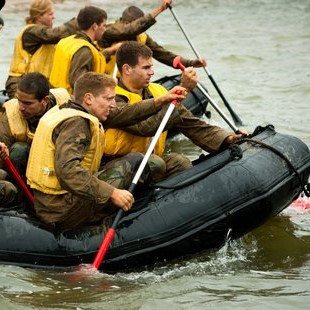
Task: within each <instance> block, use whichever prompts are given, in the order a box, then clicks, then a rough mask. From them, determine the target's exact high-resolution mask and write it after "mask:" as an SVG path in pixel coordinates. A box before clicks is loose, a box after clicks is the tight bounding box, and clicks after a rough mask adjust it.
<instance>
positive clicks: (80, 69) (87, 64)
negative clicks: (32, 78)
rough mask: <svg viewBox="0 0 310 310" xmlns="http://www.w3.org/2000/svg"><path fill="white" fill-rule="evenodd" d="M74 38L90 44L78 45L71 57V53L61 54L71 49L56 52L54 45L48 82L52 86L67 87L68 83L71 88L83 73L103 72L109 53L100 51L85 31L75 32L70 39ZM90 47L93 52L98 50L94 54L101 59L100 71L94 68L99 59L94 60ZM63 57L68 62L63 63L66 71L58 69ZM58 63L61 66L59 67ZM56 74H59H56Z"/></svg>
mask: <svg viewBox="0 0 310 310" xmlns="http://www.w3.org/2000/svg"><path fill="white" fill-rule="evenodd" d="M69 38H70V37H68V38H67V39H66V40H68V39H69ZM75 39H82V40H83V41H84V42H86V43H87V44H89V45H90V46H87V44H85V45H84V46H82V47H80V48H79V49H78V50H77V51H75V52H74V55H73V56H72V58H71V55H63V53H64V52H65V53H71V51H69V50H66V51H64V50H59V52H58V49H59V48H57V46H56V52H55V57H54V64H53V68H52V72H51V78H50V83H51V84H52V86H53V87H64V88H66V89H68V85H65V84H67V83H68V84H69V85H70V89H71V90H73V85H74V83H75V81H76V80H77V79H78V78H79V77H80V76H81V75H82V74H83V73H85V72H90V71H95V72H97V73H104V70H105V63H106V62H108V61H109V60H110V54H109V53H108V52H105V51H103V52H100V51H99V49H98V47H97V46H96V44H95V43H94V42H93V41H92V40H91V38H90V37H89V36H88V35H87V34H86V33H84V32H77V34H76V35H75V36H73V39H72V40H75ZM72 40H71V41H72ZM62 41H64V40H62ZM62 41H61V42H62ZM72 43H74V42H72ZM59 45H60V43H59ZM90 47H92V48H93V49H94V53H96V51H98V55H97V54H96V56H97V58H98V59H99V58H100V57H101V58H102V59H103V60H102V61H101V62H104V65H100V67H102V68H101V70H100V71H102V72H98V71H99V70H96V69H95V68H96V63H97V62H98V61H100V60H98V61H97V62H96V61H95V60H96V59H95V58H94V55H95V54H93V51H92V50H91V49H90ZM63 59H65V61H66V62H69V63H65V64H64V66H65V67H66V68H68V72H67V71H65V72H64V73H62V72H61V71H60V69H61V68H62V66H61V65H60V64H61V62H62V60H63ZM59 65H60V66H61V67H59ZM97 66H98V65H97ZM58 74H60V76H58ZM59 80H60V81H59ZM57 83H58V84H57ZM59 83H64V85H60V84H59Z"/></svg>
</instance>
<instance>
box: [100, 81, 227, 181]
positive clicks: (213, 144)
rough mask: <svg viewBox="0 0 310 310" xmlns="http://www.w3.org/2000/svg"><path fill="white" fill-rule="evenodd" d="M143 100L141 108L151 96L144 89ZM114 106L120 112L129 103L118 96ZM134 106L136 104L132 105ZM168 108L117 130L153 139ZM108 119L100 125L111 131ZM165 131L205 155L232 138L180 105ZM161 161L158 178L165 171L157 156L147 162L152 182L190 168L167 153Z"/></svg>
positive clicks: (124, 98)
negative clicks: (174, 132) (179, 136)
mask: <svg viewBox="0 0 310 310" xmlns="http://www.w3.org/2000/svg"><path fill="white" fill-rule="evenodd" d="M119 86H120V87H122V88H124V89H126V87H125V86H124V84H123V83H122V82H121V81H120V82H119ZM127 90H128V89H127ZM128 91H129V90H128ZM142 98H143V99H144V100H143V101H141V102H140V103H139V104H143V102H148V100H151V99H152V98H153V96H152V94H151V93H150V92H149V90H148V89H147V88H145V89H143V91H142ZM116 102H117V107H118V109H122V107H124V106H126V105H128V99H127V98H126V97H124V96H121V95H117V96H116ZM137 104H138V103H136V104H134V105H137ZM167 108H168V106H167V107H165V108H162V109H161V110H160V111H159V112H158V113H157V114H156V115H154V116H151V117H149V118H147V119H146V120H144V121H141V122H139V123H137V124H135V125H132V126H128V127H126V126H119V127H117V128H119V129H122V130H125V131H127V132H129V133H131V134H134V135H138V136H144V137H150V136H153V135H154V134H155V133H156V131H157V129H158V127H159V125H160V123H161V121H162V119H163V117H164V115H165V113H166V110H167ZM114 113H115V112H112V113H111V114H110V116H109V119H110V118H111V119H113V115H114ZM109 119H108V120H107V121H106V122H105V123H104V124H103V125H104V127H105V128H109V127H111V126H110V124H109ZM168 129H176V130H178V131H179V132H181V133H182V134H184V135H185V136H186V137H187V138H189V139H190V140H191V141H192V142H193V143H194V144H196V145H197V146H199V147H200V148H202V149H203V150H205V151H207V152H214V151H218V150H219V149H220V148H221V147H225V142H224V141H225V139H226V138H227V137H228V136H229V135H231V134H232V133H230V132H227V131H226V130H224V129H223V128H221V127H218V126H213V125H210V124H208V123H206V122H205V121H203V120H201V119H200V118H198V117H196V116H194V115H193V114H192V113H191V112H190V111H188V110H187V109H186V108H185V107H184V105H183V104H181V105H180V106H179V107H178V108H177V109H175V110H174V111H173V113H172V115H171V117H170V119H169V121H168V123H167V125H166V127H165V130H168ZM161 157H162V159H163V161H164V162H165V164H166V171H165V173H164V174H162V175H161V176H160V171H162V172H163V171H164V170H163V169H164V168H163V162H162V161H161V160H160V159H159V158H158V156H157V157H156V156H152V158H150V161H149V165H150V168H151V174H152V177H153V178H154V181H156V180H161V179H163V178H165V177H167V176H170V175H172V174H174V173H177V172H180V171H183V170H186V169H188V168H190V167H191V166H192V164H191V162H190V160H189V159H188V158H186V157H184V156H182V155H180V154H174V153H170V154H164V156H161ZM153 173H154V175H153Z"/></svg>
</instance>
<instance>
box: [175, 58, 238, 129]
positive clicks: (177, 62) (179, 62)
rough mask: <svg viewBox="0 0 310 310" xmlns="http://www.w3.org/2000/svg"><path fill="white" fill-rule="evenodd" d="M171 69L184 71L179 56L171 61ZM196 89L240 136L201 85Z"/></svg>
mask: <svg viewBox="0 0 310 310" xmlns="http://www.w3.org/2000/svg"><path fill="white" fill-rule="evenodd" d="M173 67H174V68H176V69H180V70H182V71H184V70H185V67H184V65H183V64H182V63H181V56H177V57H175V58H174V60H173ZM197 88H198V89H199V90H200V91H201V92H202V93H203V94H204V95H205V96H206V97H207V99H208V100H209V102H210V103H211V105H212V107H213V108H214V109H215V110H216V111H217V112H218V113H219V114H220V115H221V116H222V118H223V119H224V121H225V122H226V123H227V124H228V125H229V126H230V128H231V129H232V130H233V131H234V132H235V133H236V134H240V133H241V132H240V131H239V129H238V128H237V127H236V126H235V125H234V124H233V123H232V122H231V121H230V120H229V119H228V118H227V116H226V115H225V114H224V112H223V111H222V110H221V109H220V107H219V106H218V105H217V104H216V103H215V101H214V100H213V99H212V98H211V97H210V95H209V94H208V92H207V91H206V90H205V89H204V88H203V86H202V85H201V84H199V83H198V84H197Z"/></svg>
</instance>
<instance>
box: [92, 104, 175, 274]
mask: <svg viewBox="0 0 310 310" xmlns="http://www.w3.org/2000/svg"><path fill="white" fill-rule="evenodd" d="M176 104H177V101H176V100H173V101H172V102H171V103H170V105H169V107H168V110H167V112H166V114H165V116H164V118H163V119H162V121H161V123H160V125H159V127H158V129H157V131H156V133H155V135H154V137H153V138H152V140H151V143H150V145H149V147H148V149H147V151H146V153H145V155H144V157H143V160H142V162H141V164H140V166H139V168H138V170H137V172H136V175H135V176H134V178H133V181H132V183H131V185H130V187H129V189H128V191H129V192H131V193H133V191H134V189H135V187H136V185H137V183H138V181H139V178H140V176H141V174H142V172H143V170H144V168H145V166H146V164H147V161H148V159H149V157H150V156H151V154H152V152H153V150H154V148H155V145H156V143H157V141H158V139H159V136H160V135H161V133H162V132H163V130H164V128H165V126H166V124H167V122H168V120H169V118H170V116H171V114H172V112H173V110H174V108H175V106H176ZM123 213H124V212H123V210H122V209H120V210H119V211H118V212H117V214H116V217H115V219H114V221H113V223H112V226H111V227H110V228H109V229H108V231H107V233H106V234H105V236H104V239H103V241H102V243H101V246H100V248H99V250H98V252H97V255H96V257H95V260H94V262H93V263H92V267H94V268H96V269H98V268H99V266H100V264H101V262H102V260H103V258H104V256H105V254H106V251H107V250H108V248H109V246H110V244H111V242H112V240H113V237H114V235H115V229H116V226H117V224H118V222H119V220H120V219H121V217H122V215H123Z"/></svg>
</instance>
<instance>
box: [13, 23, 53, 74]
mask: <svg viewBox="0 0 310 310" xmlns="http://www.w3.org/2000/svg"><path fill="white" fill-rule="evenodd" d="M34 25H35V24H28V25H26V26H25V27H24V28H23V29H22V31H21V32H20V33H19V35H18V36H17V38H16V40H15V47H14V53H13V58H12V62H11V66H10V72H9V75H10V76H15V77H19V76H23V75H24V74H27V73H30V72H40V73H42V74H43V75H45V76H46V77H47V78H49V76H50V72H51V68H52V63H53V57H54V51H55V44H42V45H41V47H40V48H39V49H38V50H37V51H36V52H35V53H34V54H30V53H28V52H27V51H26V50H25V49H24V48H23V44H22V36H23V34H24V32H25V30H26V29H27V28H29V27H32V26H34Z"/></svg>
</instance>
